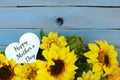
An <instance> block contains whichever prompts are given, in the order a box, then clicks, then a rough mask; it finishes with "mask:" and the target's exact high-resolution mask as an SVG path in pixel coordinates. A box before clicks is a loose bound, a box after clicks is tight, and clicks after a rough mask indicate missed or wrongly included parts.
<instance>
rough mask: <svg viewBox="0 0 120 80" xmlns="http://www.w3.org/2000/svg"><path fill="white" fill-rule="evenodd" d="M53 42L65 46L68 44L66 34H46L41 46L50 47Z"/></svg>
mask: <svg viewBox="0 0 120 80" xmlns="http://www.w3.org/2000/svg"><path fill="white" fill-rule="evenodd" d="M52 44H56V45H57V46H59V47H64V46H66V45H67V42H66V39H65V37H64V36H60V37H58V33H54V32H50V33H49V34H48V37H46V36H44V37H43V38H42V44H41V45H40V48H41V49H49V48H50V47H51V45H52Z"/></svg>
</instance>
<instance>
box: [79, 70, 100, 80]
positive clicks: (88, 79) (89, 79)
mask: <svg viewBox="0 0 120 80" xmlns="http://www.w3.org/2000/svg"><path fill="white" fill-rule="evenodd" d="M77 80H100V76H99V75H98V74H96V73H93V72H92V71H91V70H89V71H88V72H87V73H86V72H83V74H82V77H78V78H77Z"/></svg>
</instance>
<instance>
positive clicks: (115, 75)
mask: <svg viewBox="0 0 120 80" xmlns="http://www.w3.org/2000/svg"><path fill="white" fill-rule="evenodd" d="M108 80H120V67H118V66H115V67H114V69H113V71H112V72H111V73H110V74H109V75H108Z"/></svg>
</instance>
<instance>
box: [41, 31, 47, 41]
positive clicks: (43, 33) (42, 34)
mask: <svg viewBox="0 0 120 80" xmlns="http://www.w3.org/2000/svg"><path fill="white" fill-rule="evenodd" d="M43 36H46V35H45V32H44V31H43V29H41V30H40V38H41V39H42V38H43Z"/></svg>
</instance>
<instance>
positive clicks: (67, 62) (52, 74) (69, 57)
mask: <svg viewBox="0 0 120 80" xmlns="http://www.w3.org/2000/svg"><path fill="white" fill-rule="evenodd" d="M42 54H43V55H44V57H45V58H46V60H47V62H46V63H45V64H44V66H43V68H42V69H41V70H40V75H41V76H42V77H41V78H40V80H46V79H49V80H73V79H74V76H75V73H76V72H75V70H76V69H77V67H76V66H75V62H76V60H77V58H76V55H75V54H74V51H72V52H70V51H69V47H67V48H65V47H63V48H59V47H58V46H56V45H52V47H51V48H50V50H44V51H43V53H42Z"/></svg>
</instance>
